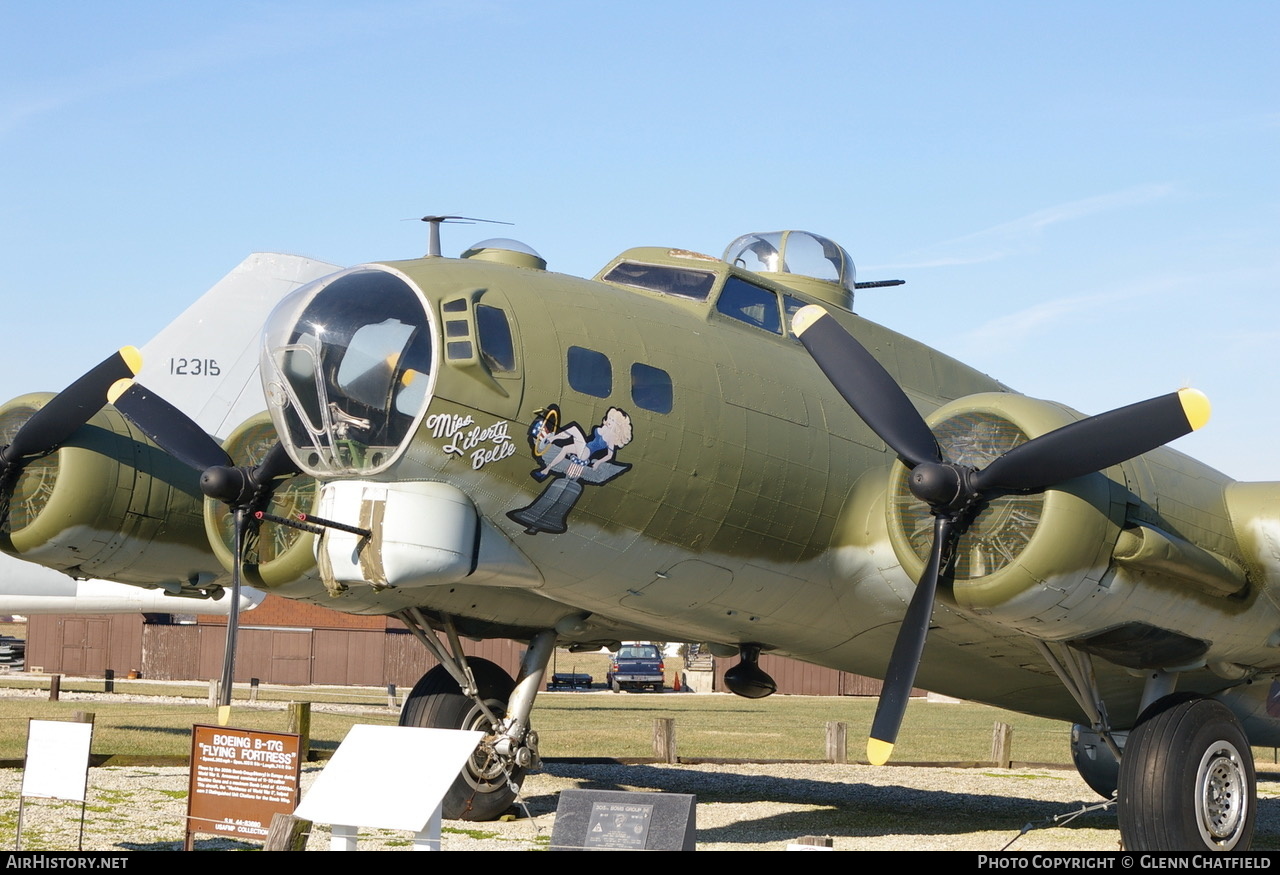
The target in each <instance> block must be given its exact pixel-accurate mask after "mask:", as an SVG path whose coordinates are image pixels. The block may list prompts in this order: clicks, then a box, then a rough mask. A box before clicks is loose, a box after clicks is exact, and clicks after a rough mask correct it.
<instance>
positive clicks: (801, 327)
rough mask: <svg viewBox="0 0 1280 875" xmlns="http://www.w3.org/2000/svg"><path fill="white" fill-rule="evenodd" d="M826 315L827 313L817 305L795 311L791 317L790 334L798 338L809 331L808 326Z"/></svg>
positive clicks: (806, 306) (807, 305)
mask: <svg viewBox="0 0 1280 875" xmlns="http://www.w3.org/2000/svg"><path fill="white" fill-rule="evenodd" d="M826 315H827V311H826V310H824V309H822V308H821V307H819V306H818V305H817V304H806V305H805V306H803V307H801V308H800V309H799V310H797V311H796V315H794V316H792V317H791V333H792V334H794V335H795V336H796V337H799V336H800V335H802V334H804V333H805V331H807V330H808V329H809V326H810V325H812V324H813V323H815V322H817V321H818V320H819V319H821V318H822V317H823V316H826Z"/></svg>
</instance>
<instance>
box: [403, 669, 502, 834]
mask: <svg viewBox="0 0 1280 875" xmlns="http://www.w3.org/2000/svg"><path fill="white" fill-rule="evenodd" d="M468 664H469V665H470V666H471V671H472V674H473V675H474V676H475V679H476V687H477V690H478V692H477V695H478V696H479V698H481V699H483V700H484V702H485V704H486V705H487V706H488V708H489V710H490V711H491V712H492V713H493V715H494V716H495V717H497V718H498V719H499V720H501V719H502V718H503V717H505V716H506V713H507V703H508V701H509V700H510V698H511V693H512V691H513V690H514V689H515V686H516V684H515V681H513V680H512V679H511V676H510V675H508V674H507V673H506V672H505V671H503V670H502V669H501V668H499V667H498V666H496V665H494V664H493V663H492V662H489V661H488V660H487V659H480V658H477V657H472V658H471V659H469V660H468ZM400 725H401V726H422V727H426V728H430V729H478V730H480V731H481V732H483V733H485V737H484V739H483V740H482V741H481V742H480V745H479V746H478V747H477V748H476V752H475V753H474V754H472V755H471V758H470V759H469V760H467V764H466V765H465V766H464V767H463V769H462V771H461V772H460V773H459V774H458V777H457V779H456V780H455V781H454V782H453V785H452V786H451V787H450V788H449V792H448V793H446V794H445V797H444V804H443V811H442V814H443V815H444V817H445V818H446V819H448V820H496V819H497V818H498V817H499V816H500V815H501V814H503V813H504V812H505V811H506V810H507V809H508V808H510V807H511V804H512V803H513V802H514V801H515V798H516V794H517V792H518V791H519V789H520V785H521V784H522V783H523V782H524V769H523V768H521V767H519V766H517V765H515V764H514V763H512V762H511V761H510V757H504V756H502V755H501V754H500V753H499V752H498V751H497V750H495V747H494V745H495V742H496V741H497V740H498V738H499V733H500V731H501V727H498V726H492V725H491V724H490V720H489V716H488V715H487V714H485V712H484V709H482V708H481V707H480V705H479V704H478V703H477V702H476V701H475V700H473V699H471V698H470V697H468V696H466V695H464V694H463V692H462V688H461V687H460V686H458V682H457V681H456V680H454V679H453V677H452V676H451V675H450V674H449V672H448V671H447V670H446V669H445V668H444V667H443V666H439V665H438V666H436V667H435V668H433V669H431V671H429V672H427V673H426V674H424V675H423V676H422V678H421V679H420V680H419V681H418V683H417V684H415V685H414V687H413V691H412V692H410V693H409V695H408V696H407V697H406V698H405V701H404V708H403V709H402V710H401V711H400Z"/></svg>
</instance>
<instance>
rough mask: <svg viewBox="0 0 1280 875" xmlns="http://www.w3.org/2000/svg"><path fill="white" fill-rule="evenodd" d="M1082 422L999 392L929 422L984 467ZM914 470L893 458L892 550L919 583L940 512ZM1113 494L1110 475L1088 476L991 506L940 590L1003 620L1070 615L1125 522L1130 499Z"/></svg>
mask: <svg viewBox="0 0 1280 875" xmlns="http://www.w3.org/2000/svg"><path fill="white" fill-rule="evenodd" d="M1081 418H1082V417H1081V416H1080V415H1079V414H1077V413H1074V412H1073V411H1071V410H1069V409H1068V408H1065V407H1061V406H1059V405H1057V404H1053V403H1051V402H1048V401H1041V400H1038V399H1035V398H1028V397H1026V396H1023V395H1014V394H1007V393H994V392H993V393H983V394H978V395H970V396H967V397H965V398H960V399H957V400H956V401H953V402H950V403H948V404H946V405H944V406H942V407H940V408H938V410H936V411H935V412H934V413H933V414H932V415H931V416H929V417H928V423H929V426H930V428H931V429H932V430H933V433H934V435H935V436H936V438H937V440H938V443H939V444H940V445H942V448H943V454H944V455H945V456H946V457H947V458H948V459H952V460H954V461H956V462H959V463H961V464H965V465H971V466H973V467H975V468H983V467H985V466H987V465H988V464H989V463H990V462H991V461H992V460H994V459H995V458H996V457H997V456H999V455H1001V454H1002V453H1005V452H1007V451H1008V450H1010V449H1011V448H1013V447H1015V446H1017V445H1018V444H1021V443H1025V442H1026V441H1028V440H1031V439H1032V438H1036V437H1039V436H1040V435H1042V434H1045V433H1047V432H1050V431H1053V430H1055V429H1058V428H1060V427H1062V426H1064V425H1067V424H1068V423H1071V422H1074V421H1076V420H1077V419H1081ZM907 474H908V471H907V468H906V466H905V465H902V464H901V463H897V464H895V466H894V469H893V472H892V473H891V475H890V483H889V494H888V501H887V502H886V504H887V507H886V512H887V515H888V530H889V536H890V541H891V543H892V544H893V548H894V553H895V555H896V556H897V558H898V560H899V562H901V563H902V566H903V568H904V570H905V571H906V572H907V573H908V574H909V575H910V576H911V577H912V579H913V580H914V579H919V577H920V574H921V572H922V571H923V568H924V564H925V561H926V560H927V558H928V550H929V545H930V542H931V537H932V526H933V518H932V516H931V515H930V514H929V510H928V508H927V507H926V506H925V505H924V503H923V502H921V501H919V500H918V499H916V498H915V497H914V496H913V495H912V494H911V492H910V491H909V490H908V489H907ZM1121 480H1123V477H1121ZM1116 498H1117V497H1116V496H1114V495H1113V489H1112V482H1111V481H1110V480H1109V479H1108V478H1107V477H1106V476H1104V475H1103V474H1089V475H1085V476H1083V477H1077V478H1075V479H1073V480H1069V481H1067V482H1065V483H1061V484H1058V485H1057V486H1055V487H1054V488H1052V489H1049V490H1046V491H1044V492H1042V493H1037V494H1032V495H1007V496H1002V497H1000V498H996V499H994V500H991V501H989V502H986V503H985V506H984V507H983V508H982V509H981V511H980V512H979V513H978V515H977V517H976V518H975V519H974V521H973V523H972V525H970V526H969V528H968V530H967V531H966V532H965V533H964V534H963V535H962V536H961V537H960V539H959V542H958V544H957V547H956V560H955V564H954V576H953V581H954V582H953V585H952V586H951V587H950V589H949V590H947V591H940V593H939V595H940V596H941V597H942V598H944V599H947V600H948V601H952V602H954V603H955V604H956V605H957V606H959V607H960V608H962V609H964V610H966V611H970V612H973V613H978V614H989V615H994V616H995V617H997V618H998V619H1000V620H1001V621H1002V622H1006V623H1014V624H1016V623H1017V622H1018V621H1020V620H1025V619H1028V618H1032V617H1035V618H1037V622H1038V623H1043V622H1045V621H1049V622H1052V620H1053V619H1055V618H1056V617H1060V616H1064V615H1065V613H1066V612H1067V611H1069V610H1070V609H1071V607H1072V606H1073V605H1074V604H1075V603H1077V602H1078V601H1079V600H1081V599H1084V598H1088V597H1089V595H1090V594H1091V593H1092V592H1093V590H1094V588H1095V585H1096V584H1097V583H1098V582H1099V581H1100V580H1101V579H1102V576H1103V575H1104V574H1105V573H1106V571H1107V566H1108V563H1109V561H1110V557H1111V551H1112V547H1113V545H1114V544H1115V542H1116V539H1117V537H1118V536H1119V532H1120V528H1121V525H1122V524H1123V522H1124V501H1123V498H1122V497H1119V500H1118V501H1117V500H1116Z"/></svg>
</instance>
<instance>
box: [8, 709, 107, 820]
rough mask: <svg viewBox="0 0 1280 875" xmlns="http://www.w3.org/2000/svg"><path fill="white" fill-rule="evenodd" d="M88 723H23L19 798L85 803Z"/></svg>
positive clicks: (90, 733) (90, 730) (90, 729)
mask: <svg viewBox="0 0 1280 875" xmlns="http://www.w3.org/2000/svg"><path fill="white" fill-rule="evenodd" d="M92 741H93V724H92V723H65V722H62V721H58V720H29V721H27V765H26V769H25V771H23V773H22V795H23V796H41V797H45V798H47V799H70V800H73V801H75V802H84V801H85V788H86V787H87V785H88V783H89V745H90V744H91V743H92Z"/></svg>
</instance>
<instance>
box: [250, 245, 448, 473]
mask: <svg viewBox="0 0 1280 875" xmlns="http://www.w3.org/2000/svg"><path fill="white" fill-rule="evenodd" d="M435 343H436V340H435V332H434V331H433V330H432V322H431V318H430V316H429V315H428V310H427V308H426V307H425V306H424V303H423V299H422V297H421V296H420V294H419V293H418V292H417V291H416V290H415V289H414V288H413V286H412V285H410V283H409V282H408V281H406V280H405V279H403V278H402V277H401V276H400V275H398V274H396V273H392V272H391V271H388V270H381V269H376V268H358V269H355V270H351V271H347V272H345V273H341V274H338V275H336V276H333V277H325V278H323V279H320V280H317V281H315V282H314V283H311V284H309V285H306V286H303V287H302V288H301V289H298V290H297V291H296V292H294V293H292V294H291V295H289V297H287V298H285V299H284V300H283V301H281V302H280V305H279V306H278V307H276V309H275V311H274V312H273V313H272V314H271V317H270V319H268V321H267V327H266V331H265V333H264V335H263V349H262V373H263V378H264V381H265V383H266V390H267V401H268V404H269V406H270V408H271V416H272V419H273V421H274V422H275V426H276V431H277V432H278V433H279V434H280V435H281V437H282V439H283V440H284V441H285V442H286V445H287V446H288V448H289V449H290V450H291V451H292V452H291V454H292V455H293V457H294V459H295V460H296V461H297V462H298V464H299V465H301V466H302V468H303V470H305V471H306V472H307V473H309V474H312V475H315V476H318V475H326V474H329V475H332V474H355V473H359V474H375V473H377V472H379V471H382V470H385V469H386V468H387V467H388V466H390V465H391V463H392V462H394V461H395V460H396V459H397V458H398V457H399V456H400V454H401V452H402V451H403V450H404V448H405V446H407V444H408V441H409V438H410V437H412V435H413V433H414V430H415V429H416V428H417V425H418V421H419V420H420V419H421V418H422V415H423V413H425V411H426V408H427V402H428V401H429V400H430V396H431V387H432V383H433V382H434V374H433V373H432V361H433V356H434V355H435V349H434V347H435Z"/></svg>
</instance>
